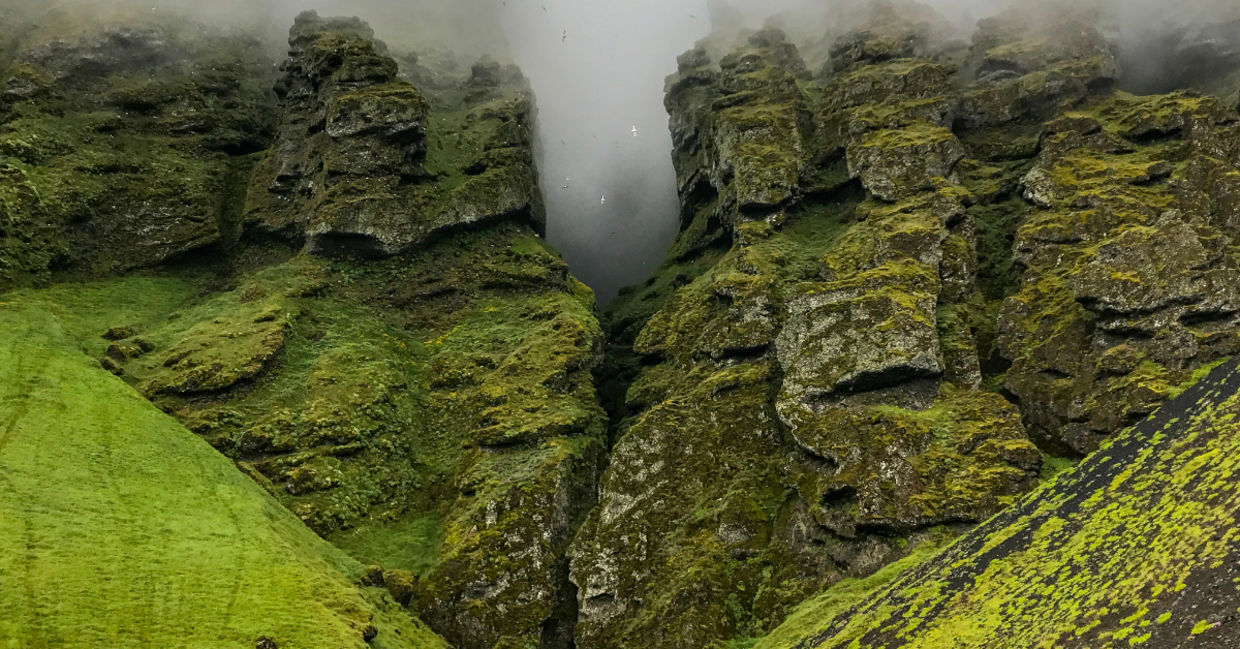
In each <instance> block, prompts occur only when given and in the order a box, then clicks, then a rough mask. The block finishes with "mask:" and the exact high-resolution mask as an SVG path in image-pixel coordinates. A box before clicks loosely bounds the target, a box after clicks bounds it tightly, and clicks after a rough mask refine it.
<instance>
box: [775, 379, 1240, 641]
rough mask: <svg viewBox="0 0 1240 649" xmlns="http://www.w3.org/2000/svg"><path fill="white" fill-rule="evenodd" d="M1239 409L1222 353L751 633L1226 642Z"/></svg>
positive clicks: (1237, 597)
mask: <svg viewBox="0 0 1240 649" xmlns="http://www.w3.org/2000/svg"><path fill="white" fill-rule="evenodd" d="M1237 417H1240V369H1238V367H1237V362H1236V361H1231V362H1228V363H1226V364H1224V365H1222V366H1221V367H1218V368H1217V369H1215V370H1213V372H1211V373H1210V374H1209V375H1208V376H1207V377H1206V378H1205V379H1203V380H1201V381H1200V382H1199V383H1197V384H1196V385H1194V386H1193V387H1191V388H1189V389H1187V390H1185V391H1183V392H1181V393H1180V394H1179V396H1177V397H1176V398H1175V399H1173V400H1172V401H1170V402H1168V403H1167V404H1166V405H1164V406H1163V407H1162V408H1161V409H1160V410H1159V411H1158V412H1156V413H1155V414H1154V415H1153V416H1152V417H1150V418H1149V419H1148V420H1146V421H1144V422H1142V423H1141V424H1139V425H1138V426H1136V427H1135V428H1133V429H1132V430H1130V431H1128V432H1126V433H1124V434H1122V435H1119V436H1117V437H1116V438H1115V439H1114V440H1113V441H1112V443H1111V444H1109V445H1108V446H1106V447H1104V448H1103V449H1102V450H1100V451H1098V452H1097V453H1095V454H1094V455H1092V456H1091V457H1090V458H1088V459H1087V460H1086V461H1085V462H1084V463H1083V464H1081V465H1080V466H1079V467H1078V468H1077V469H1074V470H1070V471H1067V472H1064V473H1063V474H1062V475H1060V476H1059V477H1058V478H1057V479H1056V481H1055V482H1053V483H1052V484H1050V485H1048V486H1047V488H1045V489H1043V490H1041V491H1039V492H1037V493H1035V494H1033V495H1031V496H1029V497H1027V498H1026V499H1025V500H1024V501H1023V502H1022V503H1021V504H1020V505H1019V506H1017V507H1015V508H1013V509H1011V510H1009V511H1007V512H1004V513H1003V514H1000V515H998V516H996V517H995V518H994V519H992V520H991V521H989V522H988V523H986V524H985V525H983V526H981V527H980V528H978V529H977V530H975V531H974V532H972V533H971V534H969V535H968V536H966V537H964V538H962V539H961V540H960V541H959V542H957V543H955V544H954V545H952V546H951V547H950V548H949V549H947V550H946V551H944V552H943V553H942V554H940V555H939V556H938V557H937V558H935V559H934V560H931V561H929V562H927V563H925V564H922V565H921V566H920V567H917V568H914V569H912V570H909V571H907V572H906V573H905V574H904V575H902V576H901V577H900V578H898V579H896V580H895V581H894V582H892V583H891V584H890V585H888V586H886V587H883V588H879V589H876V590H875V591H873V592H872V593H869V594H868V595H867V596H865V597H862V598H858V600H857V601H858V605H857V606H855V607H850V608H848V609H847V610H840V609H839V608H835V607H828V608H826V609H824V610H823V611H821V612H822V614H821V615H816V616H806V615H794V616H792V617H791V618H790V619H789V621H788V622H787V623H786V624H785V625H784V627H781V628H780V629H777V630H776V631H775V632H773V633H772V634H771V635H770V636H769V637H768V638H766V639H764V640H763V641H761V642H759V643H758V644H757V645H756V646H757V647H758V648H760V649H785V648H791V647H796V648H797V649H809V648H811V647H813V648H828V647H830V648H837V647H841V648H842V647H850V648H851V647H887V648H890V649H895V648H896V647H901V648H909V649H911V648H934V649H940V648H951V647H958V648H961V649H963V648H966V647H967V648H969V649H982V648H987V647H993V648H996V649H999V648H1007V647H1090V648H1102V647H1130V646H1148V647H1179V646H1186V647H1187V646H1191V647H1201V648H1215V647H1217V648H1219V649H1222V648H1224V647H1235V646H1237V643H1238V642H1240V622H1237V618H1236V612H1237V609H1236V605H1237V603H1238V602H1240V592H1238V584H1240V569H1237V565H1238V564H1237V558H1238V557H1240V551H1238V548H1240V493H1238V492H1237V489H1236V482H1235V476H1236V475H1237V473H1238V472H1240V434H1238V432H1237V430H1238V429H1237Z"/></svg>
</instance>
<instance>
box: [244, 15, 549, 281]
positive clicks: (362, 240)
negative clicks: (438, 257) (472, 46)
mask: <svg viewBox="0 0 1240 649" xmlns="http://www.w3.org/2000/svg"><path fill="white" fill-rule="evenodd" d="M372 37H373V32H371V31H370V28H369V27H368V26H366V25H364V24H361V23H360V22H347V21H346V22H345V23H343V24H342V23H341V22H340V21H338V20H324V19H322V18H319V17H318V16H317V15H316V14H312V13H306V14H303V15H302V16H300V17H299V18H298V21H297V24H296V25H295V26H294V27H293V30H292V32H291V34H290V38H289V46H290V54H289V60H288V61H287V62H286V63H285V64H284V65H283V66H282V71H283V77H282V79H281V81H280V83H279V84H278V85H277V88H276V91H277V94H278V95H279V97H280V99H281V116H282V117H281V122H280V126H279V136H278V138H277V141H276V144H275V146H274V147H273V148H272V150H271V151H270V152H269V153H268V154H267V156H266V157H265V158H264V160H263V161H262V162H260V163H259V166H258V169H257V170H256V173H255V177H254V186H253V188H252V191H251V192H250V201H249V204H248V206H247V210H246V216H245V220H246V222H247V225H248V227H251V228H254V229H257V230H260V231H264V232H270V233H277V234H280V235H281V236H285V237H287V238H290V239H293V240H298V241H300V240H304V241H305V245H306V246H307V248H308V249H309V250H310V251H312V252H315V253H318V254H324V255H329V256H361V257H383V256H389V255H393V254H396V253H399V252H402V251H407V250H409V249H411V248H412V247H413V246H416V245H417V244H419V243H421V242H423V241H425V240H427V239H428V238H430V237H431V236H432V235H435V234H437V233H442V232H444V231H447V230H450V229H452V228H457V227H461V226H465V225H471V224H478V223H485V222H488V221H498V220H513V221H518V222H525V223H530V224H533V225H535V227H541V224H542V221H543V214H542V207H541V200H540V198H539V196H538V191H537V187H538V183H537V174H536V172H535V171H534V163H533V155H532V150H533V140H532V135H531V129H532V126H533V124H532V110H533V109H532V104H531V101H530V99H529V97H528V96H527V95H526V94H525V92H524V88H523V84H524V80H523V79H521V78H520V77H519V75H518V76H517V78H515V79H514V78H513V77H512V75H511V74H509V75H507V76H506V75H505V74H504V70H503V68H502V67H501V66H499V65H498V64H495V65H490V64H480V65H478V66H476V67H475V68H474V71H473V76H472V77H471V78H470V80H469V81H468V85H469V86H470V87H471V89H474V90H475V91H476V92H473V93H470V94H467V95H465V96H464V97H454V101H452V103H451V105H450V106H445V105H442V104H443V103H444V102H440V104H441V105H440V106H437V110H435V111H432V110H431V105H430V102H429V101H428V99H427V97H426V96H425V95H424V94H423V93H422V92H421V91H420V90H418V89H417V88H416V87H414V86H413V85H412V84H409V83H408V82H406V81H403V80H401V79H400V78H399V77H398V66H397V63H396V61H395V60H394V59H393V58H391V57H390V56H388V55H387V54H386V52H385V51H382V50H384V49H385V48H383V46H382V45H376V42H375V41H374V40H373V39H372ZM506 83H515V84H517V85H515V86H512V85H509V86H506V85H504V84H506ZM488 90H490V91H489V92H488Z"/></svg>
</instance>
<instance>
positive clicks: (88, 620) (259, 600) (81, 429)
mask: <svg viewBox="0 0 1240 649" xmlns="http://www.w3.org/2000/svg"><path fill="white" fill-rule="evenodd" d="M127 283H128V286H125V285H124V284H125V283H122V284H116V285H112V286H107V287H100V286H96V287H85V288H83V289H78V290H80V291H81V295H82V296H83V297H87V298H94V299H100V301H101V303H102V304H105V305H107V306H106V308H105V311H108V312H110V313H112V314H121V313H124V314H125V315H128V316H131V317H132V316H135V315H140V313H141V312H142V311H143V310H145V309H149V308H151V307H153V306H155V305H156V304H157V303H158V302H160V301H161V299H171V300H172V301H175V299H176V298H177V297H179V296H180V295H182V294H180V291H178V290H177V287H176V282H155V283H154V284H152V283H150V282H149V281H147V282H146V287H147V288H156V289H158V290H159V293H158V294H155V295H152V294H149V293H147V294H141V297H140V298H138V299H136V300H135V299H134V298H135V297H137V294H135V292H133V291H132V290H124V289H134V288H138V287H140V286H142V284H143V280H135V281H130V282H127ZM68 290H70V289H68V288H62V289H60V291H61V292H62V295H63V294H64V292H65V291H68ZM109 293H111V294H112V295H118V296H127V297H128V298H129V300H128V301H125V302H120V303H117V302H112V301H110V300H107V299H101V298H107V297H109V295H108V294H109ZM24 297H25V296H23V295H21V294H18V295H13V294H8V295H5V296H3V299H4V301H6V303H7V304H6V305H5V306H0V322H2V323H3V327H2V329H3V331H4V336H5V338H6V342H5V344H4V345H0V366H3V367H6V368H10V369H11V370H15V371H9V372H6V373H0V399H3V400H4V401H5V402H7V403H10V404H12V405H13V406H14V408H12V409H11V414H12V415H13V416H12V417H10V419H9V422H8V424H7V428H6V433H5V436H4V439H3V443H0V465H3V467H4V475H5V479H4V480H3V485H2V486H0V490H3V491H4V492H5V495H4V498H3V499H0V501H2V502H3V503H4V505H0V507H3V508H5V509H6V510H7V511H5V512H4V514H3V516H2V517H0V520H4V521H8V522H14V521H21V525H18V526H13V525H11V524H10V525H4V524H0V546H4V547H5V548H6V549H5V550H4V552H3V553H0V556H2V557H3V558H0V568H2V569H3V570H4V572H5V574H9V575H14V576H18V577H17V578H18V580H19V582H20V583H21V584H22V585H21V586H19V587H17V588H11V589H6V590H5V591H4V594H3V595H0V613H3V614H2V615H0V620H2V621H0V638H3V639H6V640H7V641H8V642H9V643H10V644H12V643H16V644H18V645H21V646H31V647H40V646H49V647H50V646H58V647H77V646H81V647H94V646H99V645H101V644H102V645H107V646H117V647H121V646H135V647H137V646H148V645H150V644H152V643H154V644H176V645H178V646H187V647H196V646H202V647H206V646H212V647H237V648H238V649H241V648H248V647H253V646H255V643H256V642H258V641H259V640H260V639H261V638H263V637H267V638H270V639H272V640H274V641H275V642H277V643H278V644H279V645H280V646H281V647H312V646H319V645H320V644H321V643H322V642H323V641H324V640H328V641H329V642H332V643H334V644H336V645H338V646H342V647H357V648H358V649H360V648H362V647H365V646H368V644H367V642H366V641H364V640H363V636H364V635H368V634H369V633H370V632H369V631H367V629H368V628H370V627H372V625H373V626H374V627H377V629H373V630H377V632H378V635H377V637H375V639H374V641H373V643H371V645H370V646H383V647H389V648H394V647H434V646H446V645H444V643H443V642H442V640H439V639H438V638H436V637H435V636H434V635H433V634H431V633H430V632H429V631H427V630H426V629H425V627H423V626H421V625H420V624H418V623H415V622H412V621H410V620H409V619H408V618H404V619H401V617H400V616H397V615H392V614H391V613H388V612H385V609H387V608H389V607H390V606H392V605H391V603H390V600H388V601H387V602H384V601H383V600H382V599H381V598H379V597H378V596H377V595H376V594H374V593H371V592H364V591H362V590H360V589H358V588H356V587H355V586H353V584H352V583H350V579H351V578H354V577H356V576H358V575H359V574H360V570H361V569H360V566H359V565H358V564H357V563H355V562H353V561H352V560H350V559H347V558H345V556H344V555H343V554H341V553H340V552H339V551H337V550H335V549H333V548H331V547H330V546H329V545H327V544H326V543H324V542H323V541H321V540H319V539H318V538H316V537H315V536H314V535H313V534H312V533H311V532H310V531H309V530H307V529H305V528H304V527H303V526H302V525H301V524H300V523H299V522H297V521H296V519H295V518H293V517H292V516H290V515H289V514H288V513H287V512H286V511H285V510H284V509H282V508H281V507H279V505H278V504H277V503H276V502H275V501H274V500H273V499H271V498H270V497H268V496H267V495H265V494H264V493H262V491H261V490H259V489H258V487H257V486H255V485H254V484H253V483H252V482H251V481H250V480H249V479H247V478H246V477H244V476H243V475H242V474H241V473H239V472H237V471H236V469H235V468H234V467H233V466H232V465H231V463H229V462H228V461H227V460H226V459H224V458H222V457H220V456H218V455H217V454H216V453H215V452H214V451H212V450H211V449H210V448H209V447H208V446H206V445H205V444H204V443H203V442H202V441H201V440H199V439H197V438H196V437H194V436H193V435H192V434H190V433H189V432H188V431H186V430H185V429H184V428H183V427H181V426H180V425H178V424H177V423H176V422H175V421H173V420H172V419H170V418H168V417H167V416H165V415H163V414H161V413H160V412H159V411H158V410H156V409H155V408H154V407H152V406H151V405H150V404H148V403H146V402H145V401H143V400H142V399H141V398H139V397H138V396H137V395H136V394H135V393H133V392H132V391H131V390H129V389H128V388H127V387H126V386H125V384H124V383H122V382H121V381H119V380H117V379H116V378H115V377H112V376H110V375H108V374H107V373H106V372H104V371H103V370H102V369H100V368H99V367H98V365H97V364H96V363H95V362H94V361H93V360H91V359H90V358H88V357H87V356H84V355H82V354H81V352H80V351H79V349H78V347H79V343H78V342H77V340H76V339H75V336H74V332H75V331H76V330H79V327H81V326H82V324H81V321H80V320H79V319H78V318H77V317H69V318H67V319H66V321H64V322H62V320H61V319H60V318H59V317H57V316H55V315H53V313H54V310H52V311H45V310H43V309H41V308H39V307H38V306H37V303H38V302H39V301H40V298H35V299H34V300H31V301H30V302H29V303H27V301H25V300H24V299H23V298H24ZM42 297H43V298H46V297H47V296H46V295H44V296H42ZM19 300H20V301H21V302H20V303H19V302H18V301H19ZM100 315H102V314H100ZM66 417H67V418H66ZM69 422H72V423H71V424H70V423H69ZM53 456H54V460H53V459H52V458H53ZM66 511H72V512H74V515H73V516H72V517H65V516H64V515H63V513H64V512H66ZM66 526H68V527H66ZM70 528H71V529H70ZM35 547H37V548H39V551H38V553H37V554H34V555H32V554H30V549H31V548H35ZM82 597H85V598H88V599H89V600H90V601H93V602H94V603H95V605H94V606H91V607H89V608H81V607H65V606H62V605H61V604H62V603H63V602H65V601H69V600H70V599H74V598H82Z"/></svg>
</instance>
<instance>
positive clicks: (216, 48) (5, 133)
mask: <svg viewBox="0 0 1240 649" xmlns="http://www.w3.org/2000/svg"><path fill="white" fill-rule="evenodd" d="M71 27H72V24H66V25H64V29H65V30H67V31H68V32H72V29H71ZM99 29H100V31H95V32H87V33H80V34H77V33H75V34H74V35H73V36H71V37H69V38H68V39H65V40H59V41H56V42H57V43H59V44H60V45H59V46H58V47H56V48H47V47H42V45H43V43H44V42H46V41H48V40H51V39H54V38H62V37H63V36H64V34H61V33H59V32H48V33H43V32H40V33H39V34H41V35H27V36H26V37H25V38H24V39H23V41H22V43H23V44H22V46H21V47H20V48H19V50H18V54H17V55H16V62H15V63H14V64H13V65H12V66H10V67H9V68H8V69H7V71H5V72H0V75H3V76H4V77H5V79H6V80H7V81H6V82H5V83H6V84H7V85H6V87H7V88H9V90H8V91H7V92H6V103H5V109H4V110H3V111H2V114H0V158H2V160H3V161H2V164H3V166H4V169H5V170H6V174H7V175H8V176H9V177H10V178H11V179H12V181H13V186H14V187H22V186H25V187H28V188H29V192H28V194H29V195H27V196H25V197H24V198H21V197H17V198H15V197H13V196H11V195H10V196H6V197H5V199H4V203H5V204H6V205H7V207H6V208H5V210H6V211H7V212H9V216H8V217H7V219H6V221H7V223H6V226H5V232H4V235H3V236H4V242H5V243H4V245H5V247H6V249H8V250H9V251H10V253H11V254H9V255H6V262H7V264H6V266H7V269H6V270H5V274H4V276H3V278H0V281H4V282H5V283H6V284H9V285H11V284H12V283H14V282H16V281H18V280H21V279H22V278H24V277H27V276H33V277H35V278H38V277H46V275H47V273H48V270H49V268H50V267H53V266H54V267H57V268H60V267H64V266H69V267H71V268H75V269H80V270H84V271H90V272H112V271H117V270H126V269H129V268H134V267H141V266H149V265H152V264H155V263H159V262H161V261H163V260H165V259H168V258H170V257H173V256H176V255H179V254H182V253H185V252H187V251H190V250H194V249H197V248H201V247H203V246H206V245H211V244H215V243H219V242H221V241H222V240H224V239H226V238H227V237H228V236H230V235H231V227H230V226H229V224H228V221H230V220H231V214H230V213H229V210H228V208H227V205H226V200H225V198H226V197H227V196H229V195H231V187H232V186H233V185H234V184H235V183H236V179H235V175H236V174H235V172H234V170H235V169H236V168H238V167H240V166H244V165H245V162H244V159H243V158H240V157H237V156H240V155H241V154H244V153H247V152H250V151H253V150H256V149H257V148H261V146H263V143H264V142H265V138H266V134H267V132H268V129H269V128H270V122H271V112H270V105H269V103H268V102H267V96H266V93H265V91H264V86H265V81H264V80H265V79H266V75H265V69H266V68H265V66H266V65H267V64H266V60H265V58H264V57H263V56H262V54H261V48H260V47H259V46H258V45H257V44H256V43H253V42H250V41H247V40H245V39H244V38H236V37H224V36H218V35H214V34H210V33H206V34H197V35H194V34H189V33H187V30H185V29H184V28H181V29H174V28H172V27H170V26H164V25H157V26H155V27H145V28H141V29H138V28H123V27H116V26H112V27H111V28H110V29H113V30H114V31H113V32H108V31H107V29H105V28H99ZM44 31H46V30H44ZM108 34H111V36H112V37H115V38H118V39H122V40H124V39H128V40H125V42H127V43H129V45H128V46H127V47H128V48H129V49H127V50H120V51H118V50H117V49H109V47H110V45H109V44H110V43H113V41H110V40H108V39H109V38H110V36H109V35H108ZM86 59H91V60H94V61H96V67H97V69H94V70H93V71H92V72H91V73H90V74H84V73H82V72H81V71H80V70H78V69H77V68H76V67H74V66H76V65H78V64H80V62H81V61H82V60H86ZM7 184H8V183H6V185H7ZM10 193H11V192H10ZM18 200H21V201H22V202H21V204H20V205H18V204H17V203H16V201H18Z"/></svg>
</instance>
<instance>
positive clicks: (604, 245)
mask: <svg viewBox="0 0 1240 649" xmlns="http://www.w3.org/2000/svg"><path fill="white" fill-rule="evenodd" d="M21 1H22V0H0V9H5V8H6V7H7V8H8V9H6V11H7V10H11V8H13V7H15V6H19V5H15V4H14V3H15V2H19V3H20V2H21ZM82 1H83V0H79V3H81V2H82ZM877 1H882V0H625V1H623V2H616V1H614V0H208V1H206V2H203V1H200V0H194V1H191V0H146V1H145V2H140V3H139V2H134V3H130V4H128V5H127V6H128V7H129V8H130V9H134V8H136V9H138V10H143V11H146V10H154V11H163V10H173V11H176V12H179V13H182V14H185V15H188V16H190V17H192V18H194V19H197V20H206V21H210V22H213V23H216V24H220V25H222V26H226V27H233V28H244V29H249V30H255V31H257V32H258V33H261V34H263V35H264V36H265V37H267V38H270V39H271V40H272V42H273V44H275V43H278V42H279V41H280V39H281V38H282V37H283V35H284V34H285V33H286V32H287V29H288V25H290V24H291V22H292V19H293V17H294V16H295V15H296V14H297V13H298V12H299V11H302V10H304V9H315V10H317V11H319V12H320V13H322V14H348V15H358V16H361V17H362V18H364V19H366V20H368V21H370V23H371V24H372V26H373V27H374V28H375V30H376V32H377V34H378V36H379V37H380V38H382V39H383V40H385V41H387V42H388V43H390V44H392V45H394V46H397V47H403V48H408V49H412V50H415V51H418V50H427V49H445V50H453V51H456V52H458V53H462V54H466V55H471V56H474V55H481V54H483V53H487V54H490V55H492V56H495V57H496V58H501V59H511V60H514V61H515V62H516V63H518V64H519V65H520V66H521V67H522V68H523V70H524V71H525V73H526V75H527V76H528V77H529V79H530V82H531V84H532V87H533V90H534V93H535V96H536V99H537V104H538V110H539V113H538V117H539V118H538V124H537V132H538V157H539V163H540V172H541V175H542V184H543V192H544V195H545V198H546V203H547V208H548V238H549V239H550V241H551V242H552V243H553V244H554V245H555V246H557V247H558V248H559V249H560V250H561V251H562V252H563V253H564V255H565V258H566V259H567V260H568V262H569V263H570V265H571V266H572V268H573V271H574V272H575V273H576V274H577V275H578V276H579V277H580V278H582V279H583V280H584V281H585V282H586V283H587V284H589V285H590V286H591V287H592V288H594V289H595V291H596V293H597V294H598V297H599V300H600V302H604V303H605V302H607V301H608V300H610V299H611V298H612V297H613V296H614V295H615V293H616V291H617V290H618V289H619V288H620V287H622V286H624V285H628V284H633V283H638V282H641V281H643V280H644V279H645V278H646V277H647V275H648V274H649V273H650V271H651V270H652V269H653V268H654V267H655V266H657V265H658V263H659V262H660V261H661V260H662V258H663V256H664V253H665V251H666V250H667V248H668V246H669V245H670V243H671V241H672V239H673V238H674V237H675V235H676V232H677V229H678V212H679V208H678V198H677V196H676V190H675V177H674V172H673V170H672V165H671V157H670V151H671V141H670V137H669V135H668V132H667V115H666V113H665V111H664V108H663V89H664V78H665V77H666V76H667V75H669V74H671V73H672V72H674V70H675V66H676V56H677V55H678V54H680V53H681V52H683V51H685V50H686V49H689V48H690V47H692V46H693V45H694V43H695V42H696V41H698V40H699V39H701V38H703V37H705V36H707V35H708V34H710V33H711V32H712V30H713V29H715V28H719V29H726V30H729V31H732V30H736V29H738V28H743V27H749V28H758V27H761V26H762V25H763V23H764V22H766V21H768V20H770V21H771V22H772V23H773V24H776V25H778V26H781V27H784V28H785V29H786V30H787V31H789V33H790V34H791V35H792V36H793V37H794V38H795V39H815V38H816V39H818V40H819V41H822V40H823V38H824V37H825V36H828V35H831V34H839V33H841V32H843V31H844V30H846V29H847V28H849V27H851V24H850V23H852V22H853V21H855V20H857V19H858V16H860V15H862V14H863V13H865V10H866V9H868V8H869V7H871V6H872V5H873V3H874V2H877ZM121 2H122V0H110V1H109V2H85V4H86V5H89V6H90V7H92V8H93V9H98V8H100V7H113V6H120V3H121ZM1088 2H1089V0H1082V1H1081V2H1074V3H1072V5H1073V6H1078V7H1079V6H1083V5H1085V4H1087V3H1088ZM1097 2H1098V4H1097V6H1098V7H1099V8H1100V9H1101V10H1102V11H1103V12H1104V13H1107V14H1109V19H1110V21H1109V23H1108V24H1109V25H1110V26H1111V28H1112V29H1113V30H1114V32H1115V33H1116V34H1119V35H1120V41H1121V46H1120V49H1121V54H1124V55H1125V57H1124V58H1125V60H1126V61H1127V62H1128V65H1129V67H1130V68H1132V69H1133V70H1134V72H1133V78H1134V79H1137V80H1139V83H1137V82H1134V83H1133V85H1134V87H1138V86H1139V87H1140V88H1141V89H1145V90H1158V89H1159V88H1157V87H1156V86H1158V85H1160V84H1164V85H1165V83H1167V82H1168V79H1167V76H1168V74H1167V69H1168V66H1166V65H1162V64H1161V63H1160V62H1161V60H1162V59H1161V58H1160V55H1161V53H1162V51H1163V50H1164V49H1165V48H1168V47H1171V46H1172V45H1173V44H1174V40H1175V39H1176V38H1178V35H1179V34H1182V33H1184V32H1186V31H1190V30H1192V29H1194V25H1197V24H1200V23H1202V22H1203V21H1205V20H1206V19H1211V20H1213V19H1215V18H1217V15H1218V14H1219V13H1220V12H1225V11H1231V12H1233V13H1234V12H1235V11H1236V7H1237V5H1240V2H1237V1H1236V0H1181V1H1180V2H1176V3H1168V2H1165V1H1163V0H1097ZM59 4H64V3H59ZM926 4H929V5H932V6H934V7H935V8H936V9H937V10H939V11H940V13H942V14H943V15H944V16H945V17H946V18H947V19H948V20H949V21H951V22H952V23H954V24H955V25H958V26H959V27H960V29H961V31H960V36H962V37H967V36H968V33H969V30H970V26H971V25H973V24H974V23H975V22H976V20H978V19H980V18H983V17H985V16H987V15H990V14H993V13H994V12H996V11H997V10H999V9H1000V8H1001V7H1002V6H1003V5H1005V4H1007V3H1006V2H1005V0H931V1H929V2H926ZM1021 4H1023V5H1024V6H1026V7H1028V6H1036V7H1038V8H1042V7H1046V8H1047V9H1046V10H1047V11H1056V9H1053V8H1051V5H1050V4H1049V3H1042V2H1039V3H1036V4H1031V3H1030V2H1029V1H1028V0H1025V2H1023V3H1021ZM36 5H37V6H39V7H46V6H48V3H46V2H43V1H41V0H26V1H25V4H24V5H21V6H26V7H31V6H36ZM772 16H774V18H772ZM780 16H782V17H780ZM0 19H2V17H0ZM1237 24H1240V23H1237Z"/></svg>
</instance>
